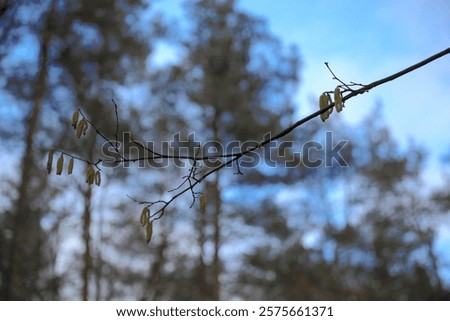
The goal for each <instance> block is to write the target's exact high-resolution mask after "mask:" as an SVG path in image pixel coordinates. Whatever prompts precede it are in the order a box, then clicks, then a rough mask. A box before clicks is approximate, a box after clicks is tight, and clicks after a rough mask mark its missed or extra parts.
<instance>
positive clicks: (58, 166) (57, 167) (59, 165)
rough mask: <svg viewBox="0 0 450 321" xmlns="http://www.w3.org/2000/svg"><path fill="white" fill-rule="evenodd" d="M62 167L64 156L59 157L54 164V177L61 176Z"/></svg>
mask: <svg viewBox="0 0 450 321" xmlns="http://www.w3.org/2000/svg"><path fill="white" fill-rule="evenodd" d="M63 166H64V156H63V154H61V155H59V157H58V162H57V163H56V175H61V173H62V170H63Z"/></svg>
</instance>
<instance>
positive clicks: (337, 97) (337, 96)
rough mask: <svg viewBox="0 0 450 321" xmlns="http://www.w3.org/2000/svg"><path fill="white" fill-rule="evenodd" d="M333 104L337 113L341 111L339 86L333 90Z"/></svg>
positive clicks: (341, 103) (342, 105)
mask: <svg viewBox="0 0 450 321" xmlns="http://www.w3.org/2000/svg"><path fill="white" fill-rule="evenodd" d="M334 105H335V106H336V111H337V112H338V113H339V112H341V111H342V108H343V107H344V104H343V102H342V94H341V90H340V89H339V87H336V89H335V90H334Z"/></svg>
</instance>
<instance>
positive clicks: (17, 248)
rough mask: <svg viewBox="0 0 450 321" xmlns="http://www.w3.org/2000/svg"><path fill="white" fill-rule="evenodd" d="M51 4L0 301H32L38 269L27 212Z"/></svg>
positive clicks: (35, 227)
mask: <svg viewBox="0 0 450 321" xmlns="http://www.w3.org/2000/svg"><path fill="white" fill-rule="evenodd" d="M54 6H55V0H54V1H52V3H51V7H50V10H49V12H48V14H47V17H46V18H45V21H46V22H45V24H46V27H44V29H43V34H42V39H41V46H40V66H39V72H38V76H37V79H36V85H35V89H36V91H35V93H34V95H33V105H32V109H31V113H30V115H29V117H28V120H27V125H26V135H25V151H24V155H23V158H22V164H21V167H22V168H21V179H20V183H19V186H18V190H17V192H18V197H17V202H16V206H15V210H16V212H15V215H14V217H13V223H12V224H13V226H12V238H11V243H10V247H9V255H8V267H7V269H6V271H5V280H4V288H3V294H2V297H3V299H4V300H28V299H32V298H33V295H34V294H35V293H34V292H38V291H36V285H37V282H38V274H39V271H38V269H39V267H40V255H39V251H40V248H39V245H40V242H39V239H38V238H39V231H40V217H39V215H36V214H35V213H33V211H32V209H31V208H30V206H29V205H30V204H29V199H30V190H29V187H30V185H31V179H32V176H33V175H32V170H33V167H34V164H35V160H34V152H35V150H34V146H33V141H34V136H35V134H36V131H37V125H38V123H39V117H40V114H41V109H42V102H43V100H44V98H45V93H46V90H47V77H48V73H47V72H48V64H47V60H48V52H49V44H50V41H51V37H52V33H51V30H50V20H51V18H52V14H53V11H54Z"/></svg>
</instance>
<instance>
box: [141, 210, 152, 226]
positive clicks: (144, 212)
mask: <svg viewBox="0 0 450 321" xmlns="http://www.w3.org/2000/svg"><path fill="white" fill-rule="evenodd" d="M149 217H150V209H149V208H148V207H144V208H143V209H142V212H141V225H142V226H145V225H146V224H147V223H148V220H149Z"/></svg>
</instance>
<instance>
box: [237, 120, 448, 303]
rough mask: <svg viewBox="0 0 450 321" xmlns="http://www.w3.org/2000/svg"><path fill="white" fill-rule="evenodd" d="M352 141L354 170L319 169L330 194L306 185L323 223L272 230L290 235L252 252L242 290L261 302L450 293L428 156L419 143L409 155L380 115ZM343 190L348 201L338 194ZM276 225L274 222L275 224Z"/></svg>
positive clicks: (241, 281)
mask: <svg viewBox="0 0 450 321" xmlns="http://www.w3.org/2000/svg"><path fill="white" fill-rule="evenodd" d="M374 119H375V121H374ZM340 128H348V126H341V125H340V126H338V125H336V126H335V127H334V128H333V133H334V134H335V135H336V136H338V137H339V136H340V135H341V134H340V133H339V132H340ZM351 137H353V138H352V139H351V141H352V150H353V152H352V153H353V157H352V158H350V159H351V163H350V165H351V166H350V167H348V168H347V170H344V171H341V173H340V174H339V175H338V176H335V177H333V176H326V175H325V176H319V175H316V176H315V177H314V180H315V183H316V184H317V185H319V186H322V187H324V186H327V188H326V189H323V190H322V193H320V194H319V193H316V191H315V190H314V188H312V186H314V184H309V181H308V180H307V181H305V182H304V184H305V185H304V187H303V189H306V190H305V191H299V193H302V192H306V194H307V199H309V200H310V202H312V203H313V204H308V203H306V204H304V205H303V211H302V213H301V214H303V215H305V213H307V211H308V209H309V208H311V209H312V215H314V216H316V217H317V216H318V217H320V218H322V219H319V220H315V219H309V220H308V221H306V222H305V221H303V222H302V224H306V225H307V226H308V228H309V230H310V231H309V234H308V233H303V234H302V233H299V230H300V231H301V230H303V231H304V229H303V228H302V227H301V226H297V225H295V227H293V228H289V229H288V232H287V230H286V225H282V226H281V229H280V231H279V232H276V231H274V232H273V233H271V234H272V235H277V234H284V235H285V236H284V238H283V239H284V241H283V242H282V243H281V244H279V243H274V242H273V241H272V242H270V243H268V244H264V243H263V244H261V245H260V246H257V247H256V249H255V252H250V253H249V254H248V255H247V256H246V258H245V263H244V267H243V268H241V271H242V272H241V273H240V275H239V278H238V282H237V289H239V290H236V293H235V294H236V295H241V296H242V297H243V298H246V299H256V300H342V299H360V300H430V299H443V298H446V297H448V295H449V292H448V291H447V290H445V289H443V288H442V284H441V280H440V279H441V278H440V275H439V271H438V268H437V267H438V262H436V256H435V254H434V249H433V240H434V239H435V231H434V227H433V225H432V223H430V222H431V221H430V218H431V216H432V215H433V212H432V210H431V209H432V206H431V205H430V200H429V199H427V198H426V193H422V192H420V186H424V185H423V184H422V183H421V178H420V170H421V168H422V166H423V159H424V155H423V152H421V151H420V150H419V149H418V148H417V147H414V146H411V147H410V148H409V149H408V150H406V151H404V152H401V151H400V149H399V147H398V146H397V145H396V144H395V142H394V141H393V139H392V137H391V136H390V134H389V131H388V130H387V128H386V127H385V126H384V125H383V123H382V117H381V115H380V114H379V113H377V112H375V117H374V116H373V115H371V117H370V119H368V120H367V121H365V123H364V124H363V126H360V127H359V129H358V130H354V131H352V135H351ZM350 159H346V160H348V161H350ZM320 171H326V172H330V170H326V169H320ZM339 190H341V191H343V192H344V194H345V196H344V198H343V200H344V203H343V204H342V203H341V204H339V203H337V200H336V197H335V196H334V195H336V194H339V193H340V192H339ZM308 193H309V194H308ZM318 195H320V196H318ZM321 198H323V199H322V200H320V199H321ZM338 199H340V198H338ZM341 202H342V199H341ZM322 205H324V206H322ZM318 210H320V211H319V212H318ZM321 212H322V213H321ZM297 214H298V213H297ZM305 218H307V214H306V217H305ZM324 218H325V219H324ZM308 222H309V223H308ZM320 222H321V223H320ZM268 226H272V227H273V226H274V225H273V223H271V222H270V221H269V222H268ZM266 231H267V228H266ZM274 233H275V234H274ZM269 235H270V234H269ZM267 239H268V240H271V239H272V240H273V238H267ZM273 244H277V246H276V247H274V246H273ZM241 289H243V290H241Z"/></svg>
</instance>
